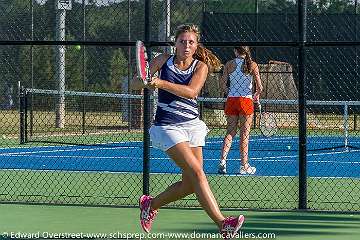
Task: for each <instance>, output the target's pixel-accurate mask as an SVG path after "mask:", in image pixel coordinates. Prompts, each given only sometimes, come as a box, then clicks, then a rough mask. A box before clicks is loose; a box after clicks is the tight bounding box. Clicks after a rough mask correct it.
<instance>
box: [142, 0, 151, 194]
mask: <svg viewBox="0 0 360 240" xmlns="http://www.w3.org/2000/svg"><path fill="white" fill-rule="evenodd" d="M150 21H151V0H148V1H145V43H149V42H150V40H151V39H150V27H151V25H150ZM149 50H150V49H149V48H147V51H148V52H147V54H148V56H151V54H150V52H149ZM150 109H151V106H150V93H149V90H148V89H147V88H144V109H143V119H144V148H143V154H144V159H143V194H145V195H149V192H150V191H149V189H150V186H149V185H150V136H149V128H150V122H151V119H150V111H151V110H150Z"/></svg>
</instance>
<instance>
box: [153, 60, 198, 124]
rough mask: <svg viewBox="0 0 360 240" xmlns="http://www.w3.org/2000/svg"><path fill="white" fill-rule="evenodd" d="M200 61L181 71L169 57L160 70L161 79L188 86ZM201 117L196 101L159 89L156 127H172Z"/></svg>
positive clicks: (195, 61)
mask: <svg viewBox="0 0 360 240" xmlns="http://www.w3.org/2000/svg"><path fill="white" fill-rule="evenodd" d="M198 62H199V61H198V60H196V59H195V60H194V61H193V62H192V63H191V65H190V66H189V68H188V69H186V70H180V69H178V68H177V67H176V66H175V64H174V56H171V57H169V59H168V60H167V61H166V63H165V64H164V65H163V66H162V67H161V69H160V79H163V80H166V81H169V82H172V83H176V84H181V85H188V84H189V82H190V80H191V78H192V76H193V73H194V70H195V67H196V65H197V63H198ZM198 116H199V111H198V104H197V101H196V100H194V99H187V98H183V97H180V96H177V95H175V94H172V93H170V92H168V91H165V90H162V89H159V93H158V104H157V110H156V115H155V121H154V125H156V126H159V125H171V124H177V123H182V122H186V121H190V120H193V119H195V118H197V117H198Z"/></svg>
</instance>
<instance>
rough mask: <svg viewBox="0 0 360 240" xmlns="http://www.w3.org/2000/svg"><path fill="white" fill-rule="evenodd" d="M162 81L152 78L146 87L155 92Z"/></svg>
mask: <svg viewBox="0 0 360 240" xmlns="http://www.w3.org/2000/svg"><path fill="white" fill-rule="evenodd" d="M160 81H161V79H160V78H158V77H152V78H151V81H149V82H148V84H147V85H146V87H147V88H149V89H151V90H154V89H156V88H159V84H160Z"/></svg>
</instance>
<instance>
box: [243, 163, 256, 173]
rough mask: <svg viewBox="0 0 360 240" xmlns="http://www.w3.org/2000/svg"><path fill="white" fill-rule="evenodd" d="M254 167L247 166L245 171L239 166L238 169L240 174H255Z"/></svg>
mask: <svg viewBox="0 0 360 240" xmlns="http://www.w3.org/2000/svg"><path fill="white" fill-rule="evenodd" d="M255 172H256V167H252V166H250V165H249V166H248V167H247V168H246V169H245V167H244V166H242V165H241V167H240V174H255Z"/></svg>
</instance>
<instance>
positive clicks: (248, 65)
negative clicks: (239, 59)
mask: <svg viewBox="0 0 360 240" xmlns="http://www.w3.org/2000/svg"><path fill="white" fill-rule="evenodd" d="M235 50H236V51H237V53H238V54H240V55H245V61H244V64H243V65H242V67H241V71H242V72H243V73H245V75H249V74H250V73H252V71H253V69H252V62H253V60H252V58H251V52H250V48H249V47H248V46H240V47H236V48H235Z"/></svg>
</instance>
